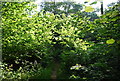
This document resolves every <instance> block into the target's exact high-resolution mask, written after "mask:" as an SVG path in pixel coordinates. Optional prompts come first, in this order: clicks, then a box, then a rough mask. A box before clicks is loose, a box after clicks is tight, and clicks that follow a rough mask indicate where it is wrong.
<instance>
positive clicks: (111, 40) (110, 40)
mask: <svg viewBox="0 0 120 81" xmlns="http://www.w3.org/2000/svg"><path fill="white" fill-rule="evenodd" d="M114 42H115V40H114V39H109V40H107V41H106V43H107V44H113V43H114Z"/></svg>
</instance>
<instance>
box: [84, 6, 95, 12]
mask: <svg viewBox="0 0 120 81" xmlns="http://www.w3.org/2000/svg"><path fill="white" fill-rule="evenodd" d="M92 11H94V8H93V7H92V6H86V7H85V12H92Z"/></svg>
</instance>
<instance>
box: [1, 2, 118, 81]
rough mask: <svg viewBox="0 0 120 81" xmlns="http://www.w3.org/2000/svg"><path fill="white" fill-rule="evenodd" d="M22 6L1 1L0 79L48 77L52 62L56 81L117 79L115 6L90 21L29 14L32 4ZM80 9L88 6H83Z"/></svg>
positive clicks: (87, 18) (78, 18)
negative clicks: (0, 58) (57, 65)
mask: <svg viewBox="0 0 120 81" xmlns="http://www.w3.org/2000/svg"><path fill="white" fill-rule="evenodd" d="M28 4H30V3H27V2H23V3H17V2H15V3H11V2H6V3H2V6H3V8H2V12H3V13H2V15H3V14H4V15H3V16H2V28H3V39H2V41H3V44H2V48H3V49H2V50H3V63H7V65H5V64H2V73H3V77H2V79H26V80H28V79H45V78H46V77H47V78H51V77H50V75H51V71H52V69H51V68H52V67H54V64H53V65H52V64H51V63H52V62H53V61H55V62H61V63H60V64H61V67H60V69H59V71H60V72H58V73H59V77H60V78H65V79H80V80H83V81H88V80H89V81H100V80H102V79H111V80H114V79H115V80H119V75H120V72H119V69H120V68H119V59H120V55H119V54H120V51H119V49H120V46H119V45H120V43H119V41H120V39H119V38H120V33H119V31H120V28H119V19H120V18H119V11H118V10H117V9H116V8H115V10H114V11H108V12H106V14H105V15H103V16H101V17H100V18H99V19H95V20H94V21H90V20H89V19H90V18H89V17H83V15H82V14H70V15H69V16H66V15H65V13H64V14H62V15H58V14H56V15H55V14H54V13H49V12H46V13H44V12H39V13H38V12H36V13H34V14H33V15H30V14H28V12H29V13H32V10H33V9H34V7H35V6H33V7H30V6H29V5H28ZM94 4H95V3H94ZM60 5H61V4H60ZM85 11H87V12H92V11H93V8H92V7H91V6H90V7H89V6H88V7H86V10H85ZM18 13H19V14H18ZM50 65H51V66H50ZM48 67H49V68H48ZM70 68H71V69H70Z"/></svg>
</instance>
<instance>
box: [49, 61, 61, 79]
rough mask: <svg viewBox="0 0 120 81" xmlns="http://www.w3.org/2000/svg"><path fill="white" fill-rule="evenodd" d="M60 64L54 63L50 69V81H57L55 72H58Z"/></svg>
mask: <svg viewBox="0 0 120 81" xmlns="http://www.w3.org/2000/svg"><path fill="white" fill-rule="evenodd" d="M59 66H60V63H59V62H54V66H53V68H52V73H51V79H52V81H57V72H58V70H59Z"/></svg>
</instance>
